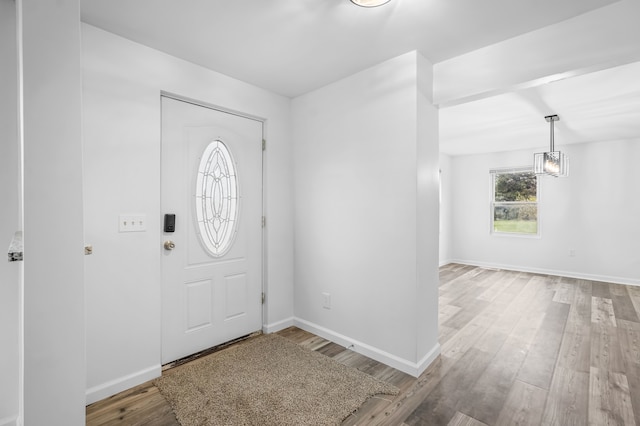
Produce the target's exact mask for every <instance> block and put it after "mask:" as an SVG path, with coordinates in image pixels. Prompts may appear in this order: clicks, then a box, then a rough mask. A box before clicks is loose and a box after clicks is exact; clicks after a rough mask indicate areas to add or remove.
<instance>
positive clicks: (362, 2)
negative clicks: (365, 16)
mask: <svg viewBox="0 0 640 426" xmlns="http://www.w3.org/2000/svg"><path fill="white" fill-rule="evenodd" d="M389 1H390V0H351V3H353V4H357V5H358V6H362V7H377V6H382V5H383V4H386V3H389Z"/></svg>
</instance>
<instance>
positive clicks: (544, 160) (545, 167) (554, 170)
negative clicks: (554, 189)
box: [533, 115, 569, 177]
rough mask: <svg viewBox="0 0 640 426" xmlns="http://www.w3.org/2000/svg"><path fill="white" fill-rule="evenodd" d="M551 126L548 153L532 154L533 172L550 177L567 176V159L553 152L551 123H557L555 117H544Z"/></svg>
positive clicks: (559, 153)
mask: <svg viewBox="0 0 640 426" xmlns="http://www.w3.org/2000/svg"><path fill="white" fill-rule="evenodd" d="M545 120H547V121H548V122H549V123H551V124H550V126H551V143H550V147H549V148H550V149H549V152H538V153H536V154H533V171H534V173H535V174H537V175H551V176H555V177H567V176H569V157H567V156H566V155H564V154H563V153H562V152H560V151H555V150H554V140H553V139H554V134H553V123H554V122H555V121H559V120H560V117H558V116H557V115H548V116H546V117H545Z"/></svg>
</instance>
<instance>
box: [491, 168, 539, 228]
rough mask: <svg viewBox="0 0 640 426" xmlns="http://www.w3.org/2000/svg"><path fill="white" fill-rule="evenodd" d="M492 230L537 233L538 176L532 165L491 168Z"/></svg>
mask: <svg viewBox="0 0 640 426" xmlns="http://www.w3.org/2000/svg"><path fill="white" fill-rule="evenodd" d="M491 175H492V179H491V181H492V186H493V191H492V192H493V197H492V203H491V215H492V219H491V230H492V232H493V233H500V234H503V233H504V234H519V235H538V230H539V226H538V179H537V177H536V175H535V174H534V173H533V171H532V170H531V169H509V170H492V171H491Z"/></svg>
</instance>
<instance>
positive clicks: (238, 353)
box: [154, 334, 399, 426]
mask: <svg viewBox="0 0 640 426" xmlns="http://www.w3.org/2000/svg"><path fill="white" fill-rule="evenodd" d="M154 384H155V385H156V386H157V387H158V389H160V392H161V393H162V395H163V396H164V397H165V398H166V399H167V401H168V402H169V404H170V405H171V407H172V408H173V411H174V413H175V414H176V418H177V419H178V421H179V422H180V424H181V425H182V426H196V425H197V426H202V425H225V426H227V425H228V426H233V425H273V426H276V425H277V426H284V425H339V424H340V423H341V422H342V420H344V419H345V418H346V417H347V416H349V415H350V414H351V413H353V412H354V411H356V410H357V409H358V408H359V407H360V406H361V405H362V403H364V402H365V401H366V400H367V399H368V398H370V397H371V396H373V395H376V394H388V395H397V394H398V392H399V390H398V388H396V387H395V386H393V385H390V384H388V383H385V382H383V381H380V380H377V379H375V378H373V377H371V376H369V375H368V374H365V373H363V372H361V371H358V370H356V369H354V368H351V367H347V366H345V365H342V364H340V363H339V362H337V361H335V360H333V359H331V358H329V357H327V356H324V355H322V354H320V353H317V352H314V351H312V350H309V349H306V348H303V347H302V346H300V345H298V344H296V343H294V342H292V341H290V340H288V339H286V338H284V337H281V336H278V335H275V334H268V335H261V336H257V337H255V338H251V339H249V340H247V341H244V342H241V343H239V344H237V345H234V346H231V347H229V348H226V349H224V350H222V351H219V352H216V353H214V354H211V355H208V356H206V357H203V358H200V359H198V360H196V361H193V362H191V363H189V364H185V365H182V366H180V367H176V368H174V369H171V370H168V371H166V372H164V373H163V376H162V377H160V378H159V379H157V380H155V382H154Z"/></svg>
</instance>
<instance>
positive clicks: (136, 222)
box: [118, 214, 147, 232]
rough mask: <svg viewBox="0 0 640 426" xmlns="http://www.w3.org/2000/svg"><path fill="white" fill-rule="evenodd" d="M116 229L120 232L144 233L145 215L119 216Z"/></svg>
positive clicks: (145, 228) (145, 225)
mask: <svg viewBox="0 0 640 426" xmlns="http://www.w3.org/2000/svg"><path fill="white" fill-rule="evenodd" d="M118 219H119V225H118V229H119V231H120V232H144V231H146V230H147V215H145V214H121V215H120V216H119V217H118Z"/></svg>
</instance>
